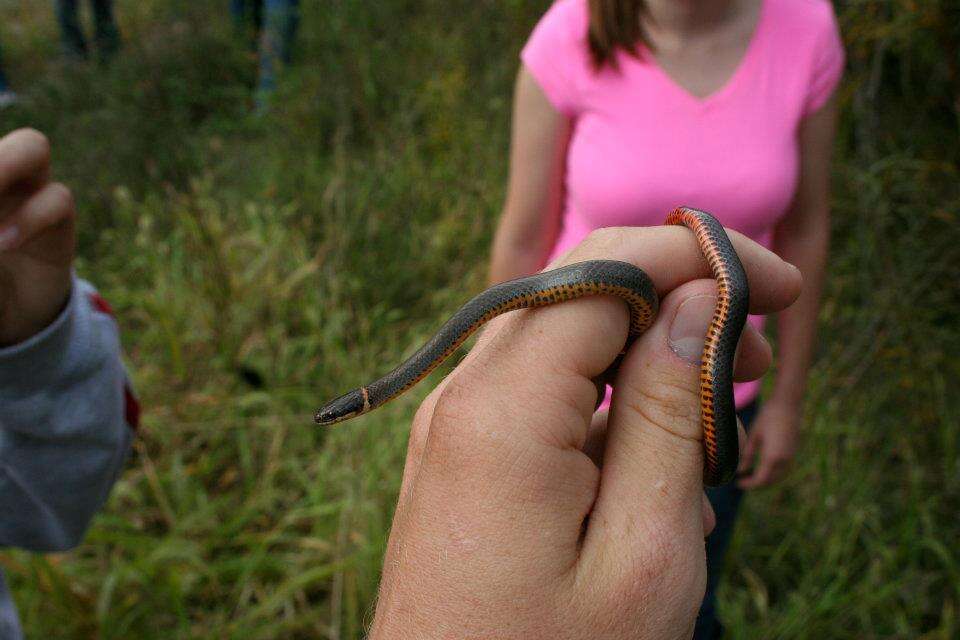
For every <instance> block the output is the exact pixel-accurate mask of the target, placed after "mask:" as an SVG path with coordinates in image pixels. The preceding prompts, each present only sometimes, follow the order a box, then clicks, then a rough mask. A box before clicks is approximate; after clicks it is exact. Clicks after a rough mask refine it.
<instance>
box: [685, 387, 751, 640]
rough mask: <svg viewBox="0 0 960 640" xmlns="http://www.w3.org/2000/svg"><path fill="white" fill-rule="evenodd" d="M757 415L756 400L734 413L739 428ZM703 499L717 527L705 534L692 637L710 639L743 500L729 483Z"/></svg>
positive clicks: (717, 630) (717, 632) (715, 634)
mask: <svg viewBox="0 0 960 640" xmlns="http://www.w3.org/2000/svg"><path fill="white" fill-rule="evenodd" d="M756 414H757V403H756V402H753V403H751V404H750V405H749V406H747V407H744V408H743V409H742V410H741V411H739V412H738V415H739V416H740V421H741V422H742V423H743V428H744V429H747V430H749V429H750V423H751V422H752V421H753V418H754V416H756ZM707 498H709V499H710V505H711V506H712V507H713V512H714V514H716V516H717V526H716V527H714V529H713V532H712V533H711V534H710V535H709V536H707V543H706V544H707V591H706V594H704V596H703V604H702V605H700V614H699V615H698V616H697V626H696V630H695V631H694V633H693V638H694V640H713V639H714V638H720V637H721V636H722V635H723V625H721V624H720V622H719V621H718V620H717V611H716V606H717V603H716V595H717V586H718V585H719V584H720V577H721V575H722V572H723V563H724V559H725V556H726V553H727V547H728V546H730V538H731V537H732V536H733V525H734V521H735V520H736V517H737V511H738V509H739V507H740V501H741V500H742V499H743V491H741V490H740V489H739V488H737V485H736V484H735V483H733V482H731V483H729V484H726V485H724V486H722V487H709V488H707Z"/></svg>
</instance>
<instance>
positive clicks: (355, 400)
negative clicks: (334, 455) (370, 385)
mask: <svg viewBox="0 0 960 640" xmlns="http://www.w3.org/2000/svg"><path fill="white" fill-rule="evenodd" d="M368 397H369V396H368V395H367V390H366V389H365V388H363V387H361V388H359V389H354V390H353V391H351V392H350V393H345V394H343V395H342V396H340V397H339V398H337V399H336V400H331V401H330V402H328V403H327V404H325V405H323V406H322V407H320V408H319V409H318V410H317V413H316V415H314V416H313V419H314V421H315V422H316V423H317V424H321V425H324V426H327V425H331V424H336V423H338V422H343V421H344V420H349V419H350V418H353V417H355V416H358V415H360V414H361V413H366V412H367V411H369V410H370V401H369V399H368Z"/></svg>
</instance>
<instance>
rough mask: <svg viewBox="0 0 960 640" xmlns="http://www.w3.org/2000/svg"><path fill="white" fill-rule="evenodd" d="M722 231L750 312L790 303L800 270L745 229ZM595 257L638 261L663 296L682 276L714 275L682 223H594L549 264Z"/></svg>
mask: <svg viewBox="0 0 960 640" xmlns="http://www.w3.org/2000/svg"><path fill="white" fill-rule="evenodd" d="M726 232H727V235H728V236H729V237H730V241H731V242H732V243H733V247H734V249H736V251H737V255H738V256H739V257H740V262H741V263H743V268H744V269H745V270H746V272H747V280H748V282H749V284H750V312H751V313H772V312H775V311H779V310H781V309H784V308H786V307H787V306H789V305H790V304H792V303H793V301H794V300H796V299H797V297H798V296H799V295H800V288H801V286H802V283H803V278H802V276H801V275H800V270H799V269H797V268H796V267H795V266H793V265H792V264H790V263H789V262H785V261H784V260H782V259H781V258H780V257H779V256H778V255H777V254H775V253H773V252H772V251H770V250H769V249H766V248H764V247H763V246H761V245H759V244H757V243H756V242H754V241H753V240H751V239H750V238H748V237H746V236H745V235H743V234H741V233H738V232H737V231H733V230H732V229H726ZM597 258H602V259H604V260H622V261H623V262H629V263H631V264H633V265H636V266H638V267H640V268H641V269H643V270H644V271H646V272H647V275H649V276H650V278H651V279H652V280H653V284H654V286H655V287H656V289H657V293H658V294H659V295H660V296H661V297H662V296H664V295H666V294H667V293H668V292H670V291H672V290H674V289H676V288H677V287H678V286H680V285H681V284H683V283H685V282H690V281H691V280H697V279H698V278H711V277H713V275H712V273H711V271H710V265H709V264H707V259H706V258H705V257H704V256H703V253H702V252H701V250H700V247H699V245H698V244H697V240H696V237H695V236H694V234H692V233H690V230H689V229H686V228H684V227H680V226H661V227H608V228H605V229H598V230H596V231H594V232H593V233H591V234H590V235H589V236H587V238H586V240H584V241H583V242H581V243H580V244H579V245H577V246H576V247H575V248H574V249H572V250H571V251H569V252H568V253H566V254H565V255H563V256H561V257H560V258H559V259H557V260H556V261H555V262H554V264H552V265H551V267H555V266H560V265H564V264H571V263H574V262H580V261H581V260H590V259H597Z"/></svg>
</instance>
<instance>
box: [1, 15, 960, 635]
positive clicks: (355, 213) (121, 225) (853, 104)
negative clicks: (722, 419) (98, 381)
mask: <svg viewBox="0 0 960 640" xmlns="http://www.w3.org/2000/svg"><path fill="white" fill-rule="evenodd" d="M226 4H227V2H226V0H222V1H214V2H211V1H206V2H194V1H191V0H143V1H138V2H135V1H134V0H118V1H117V2H116V5H117V6H116V10H117V14H118V19H119V21H120V27H121V30H122V32H123V35H124V48H123V51H122V53H121V56H120V57H119V59H117V60H116V61H115V62H114V63H113V64H111V65H109V66H108V67H101V66H97V65H89V66H87V65H76V64H67V63H64V62H62V61H61V59H60V57H59V55H58V47H57V33H56V24H55V21H54V19H53V14H52V8H51V6H49V4H48V3H46V2H13V3H3V4H0V18H2V21H0V25H2V27H0V39H2V42H3V47H4V55H5V58H6V66H7V67H8V73H9V75H11V76H12V79H13V83H14V85H15V88H16V89H17V90H18V91H19V92H20V93H21V95H22V96H23V98H24V99H23V101H22V102H21V103H20V104H19V105H18V106H16V107H14V108H11V109H7V110H5V111H3V112H0V124H2V128H3V130H4V131H7V130H9V129H11V128H13V127H16V126H25V125H29V126H33V127H36V128H38V129H41V130H42V131H44V132H46V133H47V134H48V135H49V136H50V138H51V139H52V141H53V145H54V150H55V156H56V157H55V167H56V174H57V176H58V178H59V179H61V180H63V181H65V182H67V183H68V184H69V186H70V187H72V188H73V190H74V191H75V193H76V196H77V200H78V203H79V209H80V215H81V220H82V225H81V256H82V257H81V259H80V262H79V264H78V268H79V271H80V273H81V274H82V275H83V276H85V277H87V278H89V279H91V280H93V281H94V282H96V283H97V284H98V286H99V287H100V288H101V289H102V290H103V292H104V293H105V295H106V296H107V297H108V298H109V299H110V300H111V302H112V303H113V304H114V307H115V308H116V309H117V311H118V313H119V316H120V318H121V323H122V325H123V329H124V343H125V346H126V350H127V356H128V362H129V364H130V367H131V371H132V375H133V377H134V379H135V382H136V386H137V389H138V391H139V393H140V395H141V397H142V401H143V404H144V407H145V417H144V424H143V426H142V430H141V432H140V435H139V439H138V442H137V445H136V451H135V454H134V456H133V457H132V459H131V461H130V463H129V465H128V468H127V470H126V472H125V473H124V475H123V477H122V479H121V481H120V482H119V484H118V485H117V487H116V489H115V491H114V493H113V496H112V498H111V500H110V502H109V505H108V506H107V508H106V509H105V510H104V512H103V513H102V514H101V515H100V516H98V517H97V519H96V521H95V523H94V526H93V527H92V529H91V531H90V534H89V535H88V537H87V539H86V542H85V543H84V544H83V545H82V546H81V547H80V548H79V549H77V550H76V551H74V552H71V553H68V554H63V555H50V556H36V555H29V554H26V553H20V552H15V551H4V552H3V553H2V554H0V565H2V566H3V567H4V568H5V569H6V570H7V572H8V577H9V579H10V581H11V583H12V586H13V589H14V592H15V597H16V600H17V602H18V605H19V607H20V609H21V613H22V616H23V618H24V622H25V625H26V628H27V631H28V636H29V637H38V638H40V637H43V638H55V637H56V638H61V637H62V638H89V637H102V638H154V637H164V638H167V637H185V638H188V637H196V638H204V637H231V638H298V637H311V638H312V637H322V638H335V639H340V638H344V639H349V638H359V637H361V636H362V635H363V630H364V626H365V624H366V623H367V622H368V621H369V618H370V615H371V608H372V603H373V601H374V597H375V594H376V585H377V580H378V572H379V566H380V562H381V557H382V553H383V548H384V543H385V540H386V534H387V530H388V527H389V523H390V518H391V511H392V506H393V503H394V500H395V497H396V491H397V488H398V485H399V480H400V470H401V468H402V460H403V453H404V447H405V441H406V425H407V422H408V420H409V418H410V416H411V415H412V412H413V410H414V408H415V406H416V405H417V403H418V401H419V399H421V398H422V397H423V396H424V395H425V394H426V392H427V390H428V388H429V387H430V386H431V385H430V384H425V385H423V386H421V387H420V388H418V389H417V390H416V391H415V392H413V393H412V394H411V395H409V396H407V397H405V398H404V399H402V400H400V401H398V403H396V404H394V405H391V406H389V407H388V408H385V409H384V410H382V411H380V412H378V413H376V414H373V415H371V416H370V417H369V418H368V419H365V420H363V421H360V422H357V423H356V424H351V425H350V426H349V428H343V429H340V430H331V431H329V432H327V431H320V430H318V429H315V428H313V426H312V423H311V420H310V418H311V415H312V410H313V409H314V408H315V406H316V404H317V403H318V401H319V400H321V399H324V398H327V397H328V396H331V395H333V394H336V393H338V392H341V391H343V390H345V389H348V388H351V387H354V386H356V385H357V384H358V383H360V382H362V381H364V380H366V379H367V378H369V377H371V376H373V375H375V374H378V373H382V372H383V370H384V367H385V366H386V365H387V364H389V363H393V362H395V361H396V360H397V359H398V358H400V357H401V356H402V355H403V354H404V353H408V352H409V351H410V349H411V347H412V346H414V345H416V344H417V343H419V342H420V341H421V340H422V339H424V338H425V337H426V336H428V335H429V333H430V332H431V331H432V330H433V329H434V328H435V327H436V326H437V324H438V322H439V321H440V320H441V319H442V317H443V316H444V315H445V314H446V313H448V312H450V311H451V310H452V309H454V308H455V307H456V306H457V305H458V304H459V303H460V302H462V301H463V300H464V299H465V298H466V297H467V296H468V295H469V294H470V293H471V292H474V291H477V290H479V289H480V288H482V286H483V282H484V275H485V260H486V256H487V249H488V245H489V241H490V236H491V232H492V229H493V225H494V223H495V220H496V217H497V215H498V213H499V206H500V203H501V200H502V197H503V189H504V182H505V177H506V159H507V145H508V137H509V117H510V101H511V92H512V81H513V77H514V74H515V72H516V66H517V52H518V51H519V48H520V46H521V45H522V43H523V42H524V40H525V38H526V36H527V35H528V33H529V31H530V29H531V28H532V26H533V24H534V23H535V22H536V20H537V19H538V18H539V16H540V15H541V13H542V12H543V11H544V9H545V8H546V6H547V5H548V4H549V2H548V1H547V0H537V1H535V2H534V1H524V0H500V1H497V2H494V1H493V0H469V1H465V0H417V1H414V0H378V1H377V2H356V1H352V0H332V1H329V2H304V3H303V22H302V25H301V30H300V36H299V40H298V45H297V54H296V63H295V65H294V66H293V68H290V69H288V71H287V73H286V74H285V76H284V81H283V83H282V84H281V87H280V90H279V93H278V94H277V96H276V98H275V100H274V102H273V107H272V109H271V110H270V112H269V113H268V114H266V115H264V116H261V117H256V116H253V115H251V114H252V111H251V104H252V103H251V88H252V86H253V84H254V81H255V77H254V76H255V73H256V65H255V59H254V57H253V56H252V54H251V52H249V51H248V50H247V49H246V48H245V47H244V46H243V44H242V43H239V42H238V41H237V39H236V37H235V34H234V33H233V32H232V30H231V25H230V21H229V16H228V15H227V10H226ZM835 6H836V8H837V11H838V14H839V16H840V21H841V26H842V30H843V32H844V36H845V40H846V45H847V51H848V71H847V76H846V81H845V83H844V85H843V87H842V88H841V102H842V105H843V118H842V126H841V132H840V136H839V140H838V145H837V162H836V167H835V208H834V240H833V248H832V257H831V263H830V270H829V282H828V290H827V296H826V300H825V303H824V307H823V313H822V316H821V330H822V332H821V335H822V340H821V346H820V350H819V356H818V359H817V362H816V366H815V369H814V372H813V379H812V385H811V392H810V397H809V403H808V413H807V428H806V431H805V438H804V443H803V448H802V451H801V454H800V457H799V460H798V463H797V465H796V467H795V470H794V473H793V474H792V476H791V477H790V479H789V480H788V481H787V482H786V483H785V484H783V485H781V486H778V487H777V488H774V489H770V490H766V491H763V492H759V493H756V494H754V495H753V496H751V499H750V501H749V502H748V503H747V508H746V514H745V517H744V518H743V520H742V521H741V523H740V525H739V527H738V531H737V536H736V540H735V543H734V548H733V551H732V554H731V556H732V557H731V563H730V572H729V574H728V579H727V581H726V582H725V584H724V587H723V589H722V591H721V596H720V600H721V608H722V616H723V619H724V620H725V622H726V623H727V625H728V627H729V629H730V632H731V637H733V638H921V637H922V638H928V639H934V638H942V639H945V640H946V639H948V638H957V637H960V545H958V544H957V543H958V541H960V518H958V517H957V514H958V513H960V425H958V417H957V416H958V415H960V414H958V409H960V399H958V394H957V393H956V391H955V390H953V389H952V386H954V385H956V384H957V382H958V380H960V333H958V330H957V329H958V326H960V317H958V316H960V284H958V283H960V233H958V231H957V229H958V222H960V180H958V177H960V176H958V159H960V147H958V144H957V142H958V133H960V111H958V108H960V102H958V99H960V70H958V68H960V53H958V50H960V8H958V3H956V2H955V0H922V1H921V0H842V1H840V2H836V3H835ZM437 379H438V377H437V376H434V378H433V382H435V381H436V380H437ZM251 382H253V383H254V384H250V383H251ZM260 382H262V384H258V383H260ZM438 597H439V596H438Z"/></svg>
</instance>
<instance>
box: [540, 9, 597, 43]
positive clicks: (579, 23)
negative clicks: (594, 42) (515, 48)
mask: <svg viewBox="0 0 960 640" xmlns="http://www.w3.org/2000/svg"><path fill="white" fill-rule="evenodd" d="M589 25H590V3H589V0H555V1H554V3H553V4H552V5H550V8H548V9H547V11H546V13H544V14H543V17H542V18H541V19H540V22H539V23H538V24H537V27H536V29H537V30H540V31H544V30H548V31H552V32H554V33H555V34H556V35H557V36H559V37H562V38H563V39H565V40H567V41H568V42H569V43H570V44H572V45H576V44H578V43H586V37H587V31H588V29H589Z"/></svg>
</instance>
